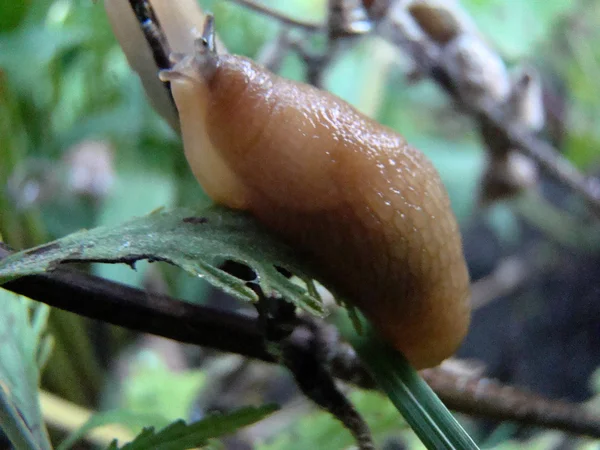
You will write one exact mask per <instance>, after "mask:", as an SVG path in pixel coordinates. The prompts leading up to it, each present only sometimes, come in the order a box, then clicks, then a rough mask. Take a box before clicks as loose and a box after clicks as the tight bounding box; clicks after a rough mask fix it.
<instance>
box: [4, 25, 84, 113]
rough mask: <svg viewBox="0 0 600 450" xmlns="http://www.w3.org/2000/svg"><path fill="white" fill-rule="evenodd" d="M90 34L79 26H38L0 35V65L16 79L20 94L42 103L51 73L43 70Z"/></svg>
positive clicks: (45, 99)
mask: <svg viewBox="0 0 600 450" xmlns="http://www.w3.org/2000/svg"><path fill="white" fill-rule="evenodd" d="M90 37H91V33H90V32H89V31H88V32H86V31H85V29H84V28H81V27H80V28H75V27H72V28H70V29H66V28H63V29H51V28H47V27H41V26H39V25H35V26H31V27H26V28H21V29H19V30H18V31H15V32H13V33H10V34H6V35H0V67H2V68H3V69H4V70H6V72H7V74H9V76H10V77H11V78H12V79H13V80H14V81H16V80H18V83H15V85H16V86H17V87H18V88H19V90H20V91H21V93H23V94H27V95H29V96H32V97H34V98H35V99H36V101H37V102H40V103H45V101H48V100H49V96H50V91H51V79H50V74H49V73H46V72H45V71H46V70H48V67H49V64H50V62H51V61H53V60H54V59H56V58H57V57H58V56H59V54H61V53H62V52H65V51H67V50H69V49H72V48H74V47H76V46H77V45H80V44H81V43H82V42H83V41H84V40H85V39H89V38H90ZM32 94H33V95H32Z"/></svg>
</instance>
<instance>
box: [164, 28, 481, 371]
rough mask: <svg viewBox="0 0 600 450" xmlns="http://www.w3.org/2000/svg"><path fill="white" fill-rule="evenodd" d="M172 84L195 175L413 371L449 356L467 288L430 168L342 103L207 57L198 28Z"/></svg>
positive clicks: (235, 60)
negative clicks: (310, 270)
mask: <svg viewBox="0 0 600 450" xmlns="http://www.w3.org/2000/svg"><path fill="white" fill-rule="evenodd" d="M174 62H175V64H174V66H173V68H172V69H171V70H168V71H161V73H160V78H161V79H162V80H163V81H169V82H170V83H171V90H172V93H173V97H174V100H175V104H176V106H177V109H178V111H179V120H180V124H181V131H182V137H183V144H184V151H185V155H186V157H187V159H188V161H189V164H190V166H191V169H192V171H193V172H194V174H195V176H196V177H197V179H198V181H199V182H200V184H201V185H202V187H203V188H204V189H205V191H206V192H207V194H208V195H209V196H210V197H212V199H213V200H214V201H215V202H218V203H221V204H223V205H226V206H229V207H231V208H236V209H241V210H246V211H249V212H250V213H251V214H252V215H253V216H254V217H255V218H256V219H257V220H258V221H260V222H261V223H262V224H263V225H264V226H265V227H267V228H268V229H270V230H271V231H272V232H274V233H275V234H277V235H279V236H280V237H281V238H282V239H284V240H285V241H287V242H288V243H289V244H291V245H292V246H293V247H294V248H295V249H297V251H298V252H299V253H300V254H302V255H303V257H304V258H306V260H307V261H308V262H309V263H310V264H312V265H313V267H315V268H316V270H317V271H318V273H319V274H320V275H321V280H322V281H323V282H324V283H325V285H326V286H327V287H328V288H331V290H332V291H333V292H334V293H335V294H336V295H338V296H340V297H341V298H343V299H344V300H345V301H347V302H349V303H351V304H352V305H355V306H356V307H358V308H359V309H360V311H362V312H363V313H364V315H365V316H366V317H367V318H368V319H369V320H370V321H371V322H372V324H373V326H374V327H375V329H377V330H378V331H379V332H380V333H381V334H382V336H383V337H384V338H385V339H386V340H387V341H389V342H390V343H391V344H392V345H393V346H394V347H395V348H396V349H398V350H400V351H401V352H402V353H403V354H404V355H405V356H406V357H407V358H408V360H409V361H410V362H411V363H412V364H413V365H414V366H415V367H417V368H426V367H431V366H434V365H437V364H439V363H440V362H441V361H442V360H444V359H445V358H447V357H448V356H450V355H451V354H452V353H454V352H455V350H456V349H457V347H458V345H459V344H460V342H461V341H462V339H463V337H464V336H465V334H466V331H467V328H468V324H469V320H470V301H469V276H468V272H467V269H466V265H465V260H464V256H463V253H462V245H461V237H460V233H459V229H458V225H457V222H456V219H455V217H454V215H453V213H452V210H451V208H450V203H449V199H448V195H447V193H446V191H445V189H444V186H443V185H442V182H441V180H440V178H439V175H438V173H437V172H436V170H435V169H434V167H433V165H432V164H431V163H430V162H429V161H428V160H427V158H426V157H425V156H424V155H423V154H422V153H421V152H419V151H418V150H416V149H415V148H413V147H411V146H410V145H408V144H407V142H406V141H405V140H404V139H403V138H402V137H401V136H400V135H398V134H397V133H395V132H394V131H393V130H391V129H389V128H386V127H384V126H382V125H380V124H378V123H376V122H375V121H373V120H371V119H369V118H368V117H365V116H363V115H362V114H360V113H359V112H358V111H356V110H355V109H354V108H353V107H352V106H350V105H349V104H347V103H345V102H344V101H342V100H341V99H339V98H337V97H335V96H333V95H331V94H329V93H327V92H324V91H321V90H318V89H316V88H314V87H312V86H309V85H305V84H302V83H297V82H293V81H289V80H286V79H283V78H281V77H279V76H277V75H275V74H273V73H270V72H268V71H267V70H266V69H264V68H262V67H261V66H259V65H257V64H255V63H254V62H252V61H251V60H249V59H247V58H244V57H241V56H235V55H227V54H225V55H221V54H217V52H216V51H215V46H214V30H213V20H212V17H211V16H207V20H206V23H205V27H204V30H203V34H202V38H201V39H199V40H197V42H196V49H195V51H194V52H193V53H192V54H189V55H186V56H183V57H178V58H176V60H175V61H174Z"/></svg>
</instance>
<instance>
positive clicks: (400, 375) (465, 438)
mask: <svg viewBox="0 0 600 450" xmlns="http://www.w3.org/2000/svg"><path fill="white" fill-rule="evenodd" d="M341 328H342V331H343V333H344V334H345V335H346V337H347V338H348V339H349V340H350V342H351V344H352V345H353V346H354V348H355V349H356V351H357V352H358V354H359V356H360V358H361V360H362V361H363V363H364V364H365V365H366V367H367V368H368V369H369V371H370V372H371V374H372V375H373V378H374V379H375V381H376V382H377V384H378V385H379V387H380V388H381V389H382V390H383V391H384V392H385V393H386V394H387V395H388V397H389V398H390V400H391V401H392V403H393V404H394V405H395V406H396V408H397V409H398V411H400V413H401V414H402V416H403V417H404V419H405V420H406V422H408V424H409V425H410V426H411V428H412V429H413V431H414V432H415V434H416V435H417V436H418V437H419V439H421V441H422V442H423V444H424V445H425V446H426V447H427V448H428V449H432V450H442V449H460V450H468V449H477V448H478V447H477V445H476V444H475V443H474V442H473V440H472V439H471V437H470V436H469V435H468V434H467V432H466V431H465V430H464V429H463V428H462V427H461V426H460V424H459V423H458V422H457V421H456V419H455V418H454V416H453V415H452V414H451V413H450V411H448V409H447V408H446V407H445V406H444V404H443V403H442V402H441V400H440V399H439V398H438V397H437V395H435V393H434V392H433V391H432V390H431V388H430V387H429V386H428V385H427V383H425V381H423V379H422V378H421V377H420V376H419V374H418V373H417V371H416V370H415V369H414V368H413V367H412V366H411V365H410V364H409V362H408V361H407V360H406V358H405V357H404V356H403V355H402V354H401V353H399V352H398V351H396V350H394V349H393V348H391V347H390V346H389V345H388V344H386V343H384V342H383V341H381V340H380V339H379V338H378V337H377V336H376V335H375V334H374V332H373V330H372V329H371V328H370V327H366V328H368V331H367V332H366V333H364V334H363V335H360V336H359V335H357V334H356V333H353V332H352V331H351V328H350V327H349V326H342V327H341Z"/></svg>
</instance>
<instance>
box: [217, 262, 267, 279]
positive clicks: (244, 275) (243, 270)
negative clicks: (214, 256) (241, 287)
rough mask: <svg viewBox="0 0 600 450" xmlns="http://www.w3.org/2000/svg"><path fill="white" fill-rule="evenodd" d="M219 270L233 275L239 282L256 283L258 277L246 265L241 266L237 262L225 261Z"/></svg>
mask: <svg viewBox="0 0 600 450" xmlns="http://www.w3.org/2000/svg"><path fill="white" fill-rule="evenodd" d="M221 270H223V271H225V272H227V273H228V274H230V275H233V276H234V277H236V278H239V279H240V280H243V281H247V282H251V281H257V278H258V276H257V275H256V272H255V271H254V270H252V269H251V268H250V267H248V266H247V265H246V264H242V263H240V262H237V261H232V260H227V261H225V262H224V263H223V264H222V265H221Z"/></svg>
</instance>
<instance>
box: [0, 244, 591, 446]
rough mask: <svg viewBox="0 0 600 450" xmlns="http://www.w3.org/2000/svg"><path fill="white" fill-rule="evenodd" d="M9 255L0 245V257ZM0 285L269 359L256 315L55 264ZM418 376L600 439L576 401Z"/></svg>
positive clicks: (438, 374)
mask: <svg viewBox="0 0 600 450" xmlns="http://www.w3.org/2000/svg"><path fill="white" fill-rule="evenodd" d="M9 254H10V252H9V251H8V250H7V249H5V248H3V247H2V245H0V259H2V258H5V257H6V256H8V255H9ZM2 287H3V288H5V289H8V290H9V291H13V292H15V293H17V294H21V295H24V296H27V297H29V298H31V299H33V300H37V301H40V302H43V303H46V304H48V305H50V306H54V307H57V308H59V309H63V310H66V311H70V312H73V313H76V314H79V315H83V316H86V317H89V318H92V319H96V320H101V321H104V322H107V323H111V324H114V325H118V326H122V327H126V328H130V329H132V330H136V331H140V332H145V333H151V334H156V335H159V336H163V337H166V338H169V339H174V340H177V341H180V342H185V343H190V344H195V345H200V346H204V347H210V348H213V349H216V350H220V351H223V352H229V353H237V354H239V355H242V356H245V357H248V358H255V359H259V360H262V361H266V362H275V360H274V358H273V357H272V356H271V355H270V354H269V353H268V352H267V351H266V349H265V347H264V337H263V335H262V334H261V333H260V332H259V326H258V323H257V320H256V319H254V318H251V317H247V316H243V315H241V314H236V313H231V312H227V311H222V310H217V309H214V308H209V307H206V306H200V305H193V304H191V303H187V302H183V301H180V300H177V299H174V298H172V297H169V296H165V295H155V294H150V293H147V292H144V291H141V290H139V289H135V288H131V287H128V286H124V285H121V284H119V283H114V282H112V281H108V280H105V279H102V278H99V277H95V276H92V275H87V274H83V273H80V272H77V271H73V270H68V269H62V268H61V269H57V270H56V271H54V272H53V273H48V274H44V275H31V276H26V277H22V278H19V279H16V280H13V281H10V282H8V283H5V284H4V285H3V286H2ZM323 326H328V325H323ZM331 353H332V356H331V362H330V364H331V371H332V374H333V375H334V376H335V377H336V378H338V379H340V380H344V381H347V382H350V383H353V384H355V385H357V386H360V387H363V388H366V389H372V388H373V387H374V383H373V380H372V379H371V377H370V376H369V374H368V373H367V371H366V370H365V368H364V367H363V366H362V365H361V363H360V360H359V359H358V357H357V356H356V353H355V352H354V350H353V349H352V348H351V347H350V346H349V345H348V344H346V343H342V342H338V343H337V344H336V345H335V346H334V347H333V349H332V350H331ZM422 375H423V377H424V379H425V381H427V382H428V383H429V385H430V386H431V387H432V389H433V390H434V391H435V392H436V393H437V394H438V395H439V396H440V398H441V399H442V400H443V401H444V402H445V403H446V405H447V406H448V407H449V408H450V409H453V410H455V411H458V412H461V413H465V414H470V415H473V416H476V417H481V418H486V417H487V418H494V419H497V420H510V421H515V422H519V423H523V424H527V425H535V426H543V427H550V428H555V429H557V430H562V431H566V432H571V433H576V434H587V435H590V436H593V437H598V438H600V417H598V416H595V415H593V414H591V413H587V412H586V411H585V410H584V409H583V408H582V407H580V406H579V405H575V404H570V403H564V402H557V401H553V400H547V399H543V398H541V397H539V396H535V395H533V394H528V393H524V392H522V391H519V390H517V389H514V388H510V387H506V386H502V385H501V384H498V383H496V382H494V381H492V380H487V379H481V378H477V377H475V378H472V377H468V378H466V379H465V377H462V376H459V375H455V374H452V373H451V372H448V371H447V370H445V369H444V368H435V369H428V370H426V371H423V372H422Z"/></svg>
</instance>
